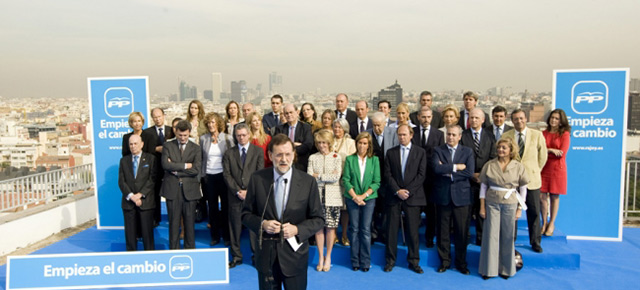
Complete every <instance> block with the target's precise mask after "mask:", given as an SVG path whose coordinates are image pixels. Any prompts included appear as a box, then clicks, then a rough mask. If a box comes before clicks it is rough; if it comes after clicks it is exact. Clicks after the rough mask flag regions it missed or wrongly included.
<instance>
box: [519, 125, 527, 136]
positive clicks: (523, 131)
mask: <svg viewBox="0 0 640 290" xmlns="http://www.w3.org/2000/svg"><path fill="white" fill-rule="evenodd" d="M527 129H528V128H527V127H526V126H525V127H524V130H522V132H518V131H517V130H516V137H518V136H520V134H522V135H523V136H527Z"/></svg>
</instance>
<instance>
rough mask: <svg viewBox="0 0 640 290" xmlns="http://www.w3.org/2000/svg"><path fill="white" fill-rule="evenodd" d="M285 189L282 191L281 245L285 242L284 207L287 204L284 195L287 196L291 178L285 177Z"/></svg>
mask: <svg viewBox="0 0 640 290" xmlns="http://www.w3.org/2000/svg"><path fill="white" fill-rule="evenodd" d="M283 181H284V190H283V191H282V210H281V211H280V246H281V247H282V244H284V232H283V231H282V224H283V222H284V209H285V207H286V204H284V197H285V196H287V194H286V193H287V182H289V179H287V178H285V179H284V180H283Z"/></svg>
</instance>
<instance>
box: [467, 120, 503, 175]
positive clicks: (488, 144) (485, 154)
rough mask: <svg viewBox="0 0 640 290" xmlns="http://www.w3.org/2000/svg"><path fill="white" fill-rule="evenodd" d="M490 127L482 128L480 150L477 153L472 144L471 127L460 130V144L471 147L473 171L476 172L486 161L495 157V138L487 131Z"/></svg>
mask: <svg viewBox="0 0 640 290" xmlns="http://www.w3.org/2000/svg"><path fill="white" fill-rule="evenodd" d="M489 130H490V129H482V131H481V132H480V151H479V152H478V154H476V152H475V145H474V144H473V132H471V129H467V130H464V131H462V138H461V139H460V144H462V145H464V146H467V147H469V148H471V151H473V155H474V157H475V160H474V161H475V164H476V168H475V169H474V171H473V172H474V173H478V172H480V171H481V170H482V167H483V166H484V164H485V163H487V161H489V160H491V159H493V158H496V140H495V139H494V137H493V135H492V134H491V133H489Z"/></svg>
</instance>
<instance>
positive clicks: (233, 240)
mask: <svg viewBox="0 0 640 290" xmlns="http://www.w3.org/2000/svg"><path fill="white" fill-rule="evenodd" d="M229 198H230V199H231V198H235V199H237V197H235V196H230V197H229ZM241 214H242V203H233V204H232V205H230V206H229V242H230V247H229V253H230V254H231V258H232V261H242V251H241V250H240V236H241V235H242V218H241Z"/></svg>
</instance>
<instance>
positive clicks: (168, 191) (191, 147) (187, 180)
mask: <svg viewBox="0 0 640 290" xmlns="http://www.w3.org/2000/svg"><path fill="white" fill-rule="evenodd" d="M175 129H176V139H175V140H173V141H171V142H166V143H164V146H163V148H162V168H163V169H164V171H165V175H164V181H163V182H162V196H164V198H165V199H167V213H168V214H169V248H170V249H172V250H173V249H179V248H180V239H179V232H180V218H184V248H185V249H195V247H196V243H195V211H196V204H197V203H198V200H199V199H200V198H201V197H202V194H201V193H200V181H199V179H198V174H199V173H200V168H202V165H201V163H202V151H201V150H200V146H198V144H196V143H193V142H191V141H189V134H190V133H191V123H189V121H187V120H182V121H180V122H178V124H177V125H176V127H175Z"/></svg>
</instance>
